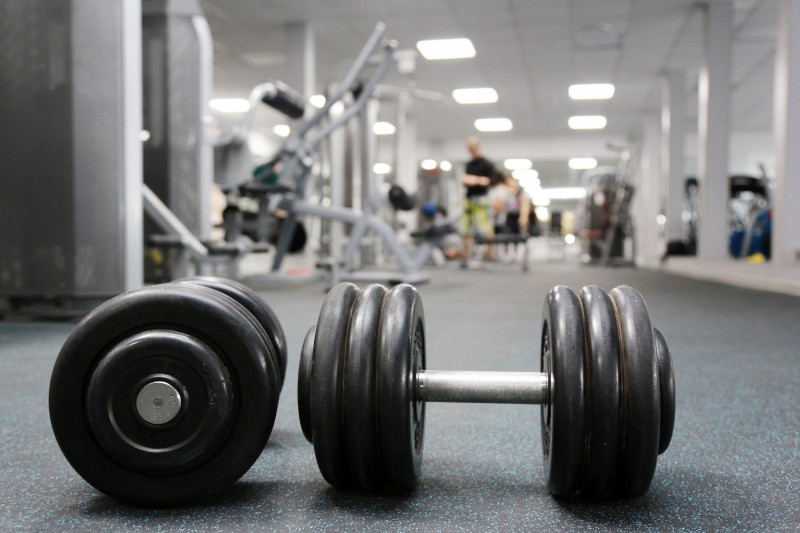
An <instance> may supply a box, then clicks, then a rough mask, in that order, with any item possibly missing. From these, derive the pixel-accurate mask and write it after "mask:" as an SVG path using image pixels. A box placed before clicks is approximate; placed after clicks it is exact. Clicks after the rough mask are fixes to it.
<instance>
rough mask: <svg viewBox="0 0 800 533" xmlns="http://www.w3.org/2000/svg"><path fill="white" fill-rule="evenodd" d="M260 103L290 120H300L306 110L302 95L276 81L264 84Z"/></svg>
mask: <svg viewBox="0 0 800 533" xmlns="http://www.w3.org/2000/svg"><path fill="white" fill-rule="evenodd" d="M261 101H262V102H264V103H265V104H267V105H268V106H270V107H272V108H273V109H277V110H278V111H280V112H281V113H283V114H284V115H287V116H289V117H291V118H301V117H302V116H303V114H304V113H305V110H306V100H305V98H303V95H301V94H300V93H299V92H297V91H296V90H294V89H292V88H291V87H289V86H288V85H286V84H285V83H283V82H280V81H277V80H276V81H272V82H267V83H265V84H264V94H263V96H262V97H261Z"/></svg>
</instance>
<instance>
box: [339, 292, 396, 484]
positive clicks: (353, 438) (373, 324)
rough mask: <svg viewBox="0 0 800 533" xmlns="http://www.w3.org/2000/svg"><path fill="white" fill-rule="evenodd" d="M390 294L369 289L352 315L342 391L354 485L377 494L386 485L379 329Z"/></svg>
mask: <svg viewBox="0 0 800 533" xmlns="http://www.w3.org/2000/svg"><path fill="white" fill-rule="evenodd" d="M387 292H388V291H387V290H386V288H385V287H384V286H382V285H370V286H369V287H367V288H366V289H364V290H363V291H362V292H361V294H359V296H358V298H357V299H356V302H355V305H354V306H353V312H352V314H351V315H350V327H349V328H348V335H347V351H346V357H345V364H344V382H343V388H342V414H343V418H344V443H345V447H346V450H347V454H348V456H349V458H350V461H349V463H350V472H351V474H352V478H353V481H354V483H355V485H356V486H357V487H359V488H361V489H365V490H374V489H376V488H378V487H380V486H381V485H382V484H383V479H382V476H381V464H380V450H379V449H378V429H377V427H376V416H377V414H376V408H375V364H376V357H377V355H376V352H377V349H378V328H379V327H380V322H381V313H382V311H383V301H384V297H385V296H386V294H387Z"/></svg>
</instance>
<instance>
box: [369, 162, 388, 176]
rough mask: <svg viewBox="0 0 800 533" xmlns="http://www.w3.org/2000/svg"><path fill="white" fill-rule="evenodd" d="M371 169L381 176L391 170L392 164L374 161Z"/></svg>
mask: <svg viewBox="0 0 800 533" xmlns="http://www.w3.org/2000/svg"><path fill="white" fill-rule="evenodd" d="M372 171H373V172H374V173H375V174H378V175H379V176H383V175H384V174H389V173H390V172H391V171H392V165H390V164H389V163H375V164H374V165H373V166H372Z"/></svg>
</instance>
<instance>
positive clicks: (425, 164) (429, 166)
mask: <svg viewBox="0 0 800 533" xmlns="http://www.w3.org/2000/svg"><path fill="white" fill-rule="evenodd" d="M420 166H421V167H422V168H423V169H425V170H433V169H434V168H436V161H434V160H433V159H423V160H422V163H421V164H420Z"/></svg>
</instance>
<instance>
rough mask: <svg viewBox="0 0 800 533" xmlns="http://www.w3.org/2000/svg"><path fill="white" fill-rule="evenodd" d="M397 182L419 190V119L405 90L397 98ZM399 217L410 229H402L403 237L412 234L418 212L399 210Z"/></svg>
mask: <svg viewBox="0 0 800 533" xmlns="http://www.w3.org/2000/svg"><path fill="white" fill-rule="evenodd" d="M394 163H395V183H397V184H398V185H400V186H401V187H402V188H403V189H405V190H406V192H408V193H409V194H412V193H414V192H416V190H417V186H418V184H417V170H418V168H417V164H418V163H417V121H416V117H415V116H414V99H413V97H412V96H411V95H410V94H408V93H406V92H403V93H401V94H400V95H398V100H397V131H396V133H395V162H394ZM397 218H398V220H399V221H401V222H402V224H403V225H404V226H405V228H406V229H407V230H409V231H402V230H401V231H400V234H401V235H402V237H407V236H408V235H409V234H410V229H412V228H413V227H414V224H415V223H416V213H415V212H413V211H399V212H398V213H397Z"/></svg>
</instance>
